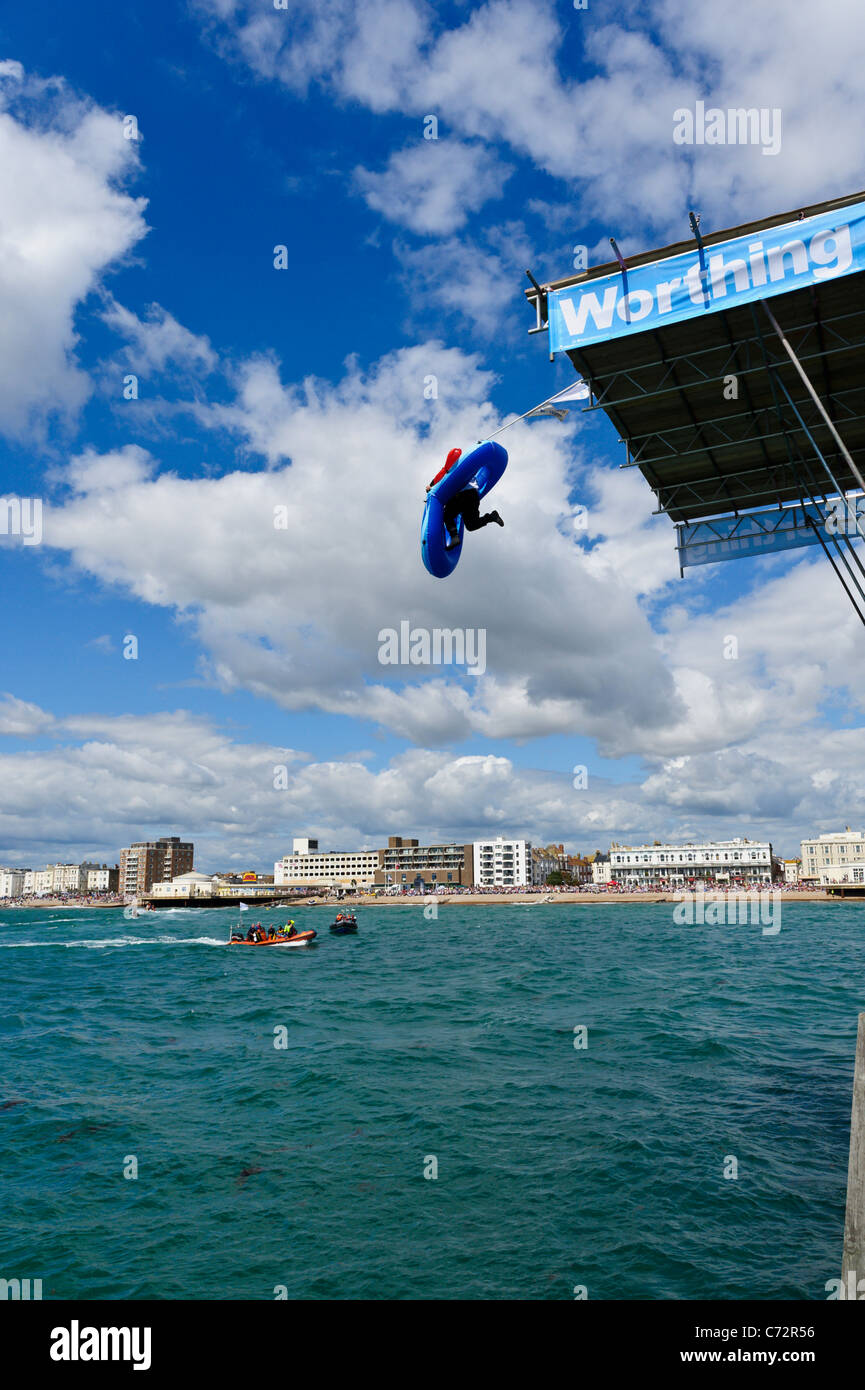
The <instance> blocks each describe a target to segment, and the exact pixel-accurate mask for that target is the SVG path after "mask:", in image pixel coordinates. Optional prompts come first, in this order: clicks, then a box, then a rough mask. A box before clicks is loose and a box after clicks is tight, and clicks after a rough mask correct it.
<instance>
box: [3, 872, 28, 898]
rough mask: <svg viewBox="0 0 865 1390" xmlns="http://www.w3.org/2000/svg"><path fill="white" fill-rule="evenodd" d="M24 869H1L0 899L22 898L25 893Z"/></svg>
mask: <svg viewBox="0 0 865 1390" xmlns="http://www.w3.org/2000/svg"><path fill="white" fill-rule="evenodd" d="M24 876H25V873H24V870H23V869H0V898H20V897H21V896H22V894H23V892H24Z"/></svg>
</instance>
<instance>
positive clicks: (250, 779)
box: [0, 697, 865, 870]
mask: <svg viewBox="0 0 865 1390" xmlns="http://www.w3.org/2000/svg"><path fill="white" fill-rule="evenodd" d="M36 731H38V732H39V734H40V737H41V740H42V744H43V745H44V746H43V747H40V749H38V750H33V751H28V752H15V751H8V750H6V749H4V748H2V747H0V843H2V844H3V846H4V851H3V853H4V862H11V863H14V864H23V865H27V866H30V867H35V866H38V865H39V864H41V863H44V862H46V861H52V860H56V859H57V858H58V857H59V858H63V859H67V858H71V859H83V858H85V857H86V858H91V857H95V858H98V859H99V860H103V859H104V860H108V861H109V862H114V860H115V858H116V855H117V853H118V851H119V849H120V848H121V847H122V846H123V845H124V844H128V843H130V842H131V841H132V840H135V839H140V838H142V837H144V836H152V835H156V834H165V833H172V834H182V835H188V836H191V837H192V838H193V839H194V841H195V844H196V856H195V858H196V865H197V866H198V867H200V868H203V869H205V870H208V869H209V870H215V869H221V868H235V869H238V868H248V867H254V868H257V869H260V870H261V869H268V868H269V866H270V864H272V862H273V860H274V859H275V858H277V857H278V856H281V855H282V854H284V853H285V851H286V849H287V848H288V847H289V845H290V842H291V837H292V835H298V834H311V835H315V836H318V837H319V839H320V840H321V842H322V843H323V844H324V845H327V846H328V847H332V848H346V849H348V848H362V847H372V848H375V847H378V846H380V845H382V844H384V843H385V842H386V838H387V836H388V835H391V834H394V833H405V834H412V835H417V836H418V837H419V838H420V839H421V841H422V842H430V841H432V842H437V841H441V840H456V841H458V842H470V841H471V840H473V839H475V838H477V837H479V836H480V835H486V834H489V833H490V832H491V831H493V830H495V831H498V832H499V833H502V834H506V835H511V834H516V835H526V836H528V837H530V838H531V839H532V840H533V842H534V843H536V844H538V843H544V844H546V843H549V842H550V841H560V840H564V841H565V842H566V844H567V845H568V847H569V848H570V849H572V850H576V849H579V850H582V851H591V850H594V849H598V848H607V847H608V846H609V842H610V840H611V839H615V840H617V841H619V842H622V841H626V842H630V843H642V842H645V840H646V838H647V837H648V839H649V840H651V839H652V838H653V837H654V836H670V837H676V836H682V837H683V838H688V839H700V838H704V837H711V836H714V835H719V836H730V835H733V834H741V833H745V834H750V835H751V837H752V838H758V837H759V838H762V837H764V836H768V837H769V838H771V839H772V841H773V843H774V845H775V848H776V850H777V851H780V852H782V853H784V854H792V853H795V852H798V842H799V840H800V838H801V837H802V836H803V835H804V834H806V833H808V834H810V833H813V831H814V829H815V828H817V829H824V828H825V829H828V828H829V827H831V826H837V824H838V818H839V809H838V808H839V806H842V807H843V808H844V810H845V811H848V812H849V815H850V817H851V818H852V819H853V820H854V821H858V822H860V823H861V821H862V820H865V793H863V790H862V786H861V781H860V779H858V778H857V776H856V773H855V771H854V769H855V766H856V765H857V764H858V765H859V766H861V760H862V756H863V753H865V733H863V731H862V730H855V731H848V732H845V733H826V734H824V735H823V736H822V737H821V738H817V739H815V740H812V741H809V743H808V744H807V745H806V746H804V747H803V750H802V756H801V758H800V759H799V760H798V761H795V762H794V761H790V760H784V759H783V758H782V756H781V753H782V749H781V747H780V745H779V746H776V747H774V748H771V749H764V750H763V751H754V752H747V751H741V750H730V751H728V752H726V753H719V754H703V755H693V756H687V755H685V756H680V757H678V758H671V759H669V760H667V761H666V762H664V763H661V764H659V765H658V766H657V768H656V770H655V771H653V772H651V773H650V774H649V775H648V776H646V777H644V778H642V779H640V778H637V779H634V780H632V781H630V782H627V783H623V784H613V783H610V782H605V781H604V780H602V779H598V778H594V777H590V779H589V783H588V786H587V787H585V788H580V789H576V788H574V787H573V785H572V781H571V776H570V769H564V770H563V771H562V772H551V771H533V770H531V769H528V768H520V767H518V766H515V764H514V763H513V762H512V761H511V760H510V759H509V758H505V757H501V756H497V755H495V754H491V753H490V754H483V755H472V756H464V757H454V756H453V755H452V754H449V753H445V752H439V751H430V750H423V749H414V750H410V751H408V752H406V753H403V754H402V755H400V756H398V757H395V758H393V759H392V760H391V761H390V762H389V763H388V764H387V765H386V766H384V767H382V768H380V769H375V768H371V767H368V766H367V765H366V761H367V760H366V756H364V757H351V756H349V757H346V758H343V759H339V760H333V761H317V760H315V759H313V758H312V757H310V756H309V755H308V754H307V753H304V752H302V751H298V750H297V749H292V748H284V747H279V746H276V745H271V744H268V743H264V742H262V741H256V742H251V741H247V742H244V741H241V740H239V739H238V738H237V737H231V736H230V734H229V733H227V732H226V731H225V730H223V729H221V728H219V727H218V726H217V725H215V724H213V723H212V722H210V721H209V720H206V719H203V718H199V717H196V716H193V715H191V714H188V713H186V712H184V711H177V712H174V713H164V714H152V715H143V716H136V715H125V716H121V717H111V716H103V715H98V714H88V715H86V716H69V717H66V718H63V719H56V718H53V717H52V716H51V715H50V714H49V713H47V712H45V711H43V710H39V709H38V708H37V707H35V706H32V705H31V706H26V707H25V706H24V705H23V702H21V701H16V700H15V699H14V697H6V699H5V701H0V734H2V733H4V732H5V733H9V734H13V735H19V736H22V735H24V734H26V733H27V732H36ZM52 740H54V742H53V743H52ZM827 763H831V764H833V765H835V766H836V767H845V766H846V767H848V768H849V771H848V772H840V773H839V772H834V773H832V774H831V775H828V776H827V775H826V772H825V767H826V764H827ZM277 771H278V772H279V776H278V777H276V776H275V774H276V773H277ZM275 780H276V781H277V782H278V783H279V786H278V788H277V787H275V786H274V782H275ZM842 814H843V811H842Z"/></svg>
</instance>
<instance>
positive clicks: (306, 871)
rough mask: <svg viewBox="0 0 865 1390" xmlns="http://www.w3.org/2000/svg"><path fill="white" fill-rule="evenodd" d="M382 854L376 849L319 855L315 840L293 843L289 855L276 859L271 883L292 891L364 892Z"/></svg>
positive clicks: (371, 879) (370, 882)
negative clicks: (293, 889) (294, 889)
mask: <svg viewBox="0 0 865 1390" xmlns="http://www.w3.org/2000/svg"><path fill="white" fill-rule="evenodd" d="M381 856H382V851H381V850H378V849H362V850H351V851H344V850H331V851H329V852H328V853H322V852H321V851H320V850H319V847H318V840H310V839H296V840H293V841H292V852H291V854H286V855H284V856H283V858H282V859H277V861H276V863H275V864H274V866H273V882H274V884H275V885H276V886H277V887H278V886H280V885H282V886H284V887H293V888H329V887H331V885H333V886H335V887H340V888H352V887H357V888H368V887H370V886H371V885H372V884H373V883H375V882H377V880H376V873H377V871H378V869H379V867H380V865H381Z"/></svg>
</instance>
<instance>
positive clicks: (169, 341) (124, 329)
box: [102, 295, 217, 373]
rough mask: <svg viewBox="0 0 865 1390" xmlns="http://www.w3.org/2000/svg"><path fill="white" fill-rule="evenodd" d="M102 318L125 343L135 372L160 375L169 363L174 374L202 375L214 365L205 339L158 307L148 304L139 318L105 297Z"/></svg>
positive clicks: (215, 358)
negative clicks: (179, 372) (191, 373)
mask: <svg viewBox="0 0 865 1390" xmlns="http://www.w3.org/2000/svg"><path fill="white" fill-rule="evenodd" d="M102 317H103V319H104V320H105V322H106V323H107V324H108V326H109V327H110V328H112V329H113V330H114V332H115V333H117V334H119V336H120V337H122V338H123V339H124V340H125V344H126V347H125V355H126V358H127V360H128V362H129V364H130V366H132V367H134V368H136V369H137V370H138V371H139V372H141V371H146V370H150V371H153V372H163V371H165V368H166V367H167V366H168V365H169V363H170V364H171V366H172V367H173V368H174V369H175V371H176V370H177V369H178V368H181V369H184V370H186V371H188V372H198V373H200V372H205V373H206V372H212V371H213V370H214V368H215V367H216V365H217V357H216V353H215V352H214V351H213V348H212V347H211V346H210V342H209V340H208V339H207V338H206V337H205V336H204V335H199V334H196V333H192V332H190V330H189V329H188V328H184V326H183V325H182V324H181V323H178V321H177V319H176V318H175V317H174V316H173V314H169V312H168V310H167V309H163V307H162V305H161V304H151V305H150V306H149V307H148V309H147V311H146V317H145V318H144V319H141V318H139V317H138V315H137V314H135V313H133V311H132V310H131V309H127V308H126V307H125V306H124V305H123V304H119V303H118V302H117V300H116V299H115V298H114V296H113V295H108V296H106V302H105V308H104V309H103V312H102Z"/></svg>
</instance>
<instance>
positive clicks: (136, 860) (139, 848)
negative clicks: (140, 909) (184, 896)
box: [119, 835, 194, 894]
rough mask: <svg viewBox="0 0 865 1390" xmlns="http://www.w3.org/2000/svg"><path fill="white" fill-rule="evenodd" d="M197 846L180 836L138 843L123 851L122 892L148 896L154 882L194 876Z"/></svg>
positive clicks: (121, 866)
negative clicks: (185, 875) (193, 861)
mask: <svg viewBox="0 0 865 1390" xmlns="http://www.w3.org/2000/svg"><path fill="white" fill-rule="evenodd" d="M193 851H194V846H193V845H192V844H191V843H190V842H188V841H185V840H180V839H179V838H178V836H177V835H171V836H169V837H166V838H164V839H161V840H139V841H137V842H136V843H135V844H133V845H130V846H129V848H128V849H122V850H121V851H120V871H119V887H120V892H121V893H126V894H136V893H147V892H149V890H150V889H151V888H152V887H153V885H154V883H170V882H171V880H172V879H174V878H179V876H180V875H181V874H186V873H191V871H192V856H193Z"/></svg>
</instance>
